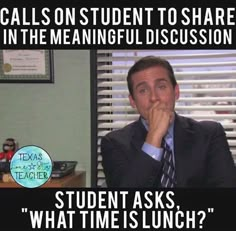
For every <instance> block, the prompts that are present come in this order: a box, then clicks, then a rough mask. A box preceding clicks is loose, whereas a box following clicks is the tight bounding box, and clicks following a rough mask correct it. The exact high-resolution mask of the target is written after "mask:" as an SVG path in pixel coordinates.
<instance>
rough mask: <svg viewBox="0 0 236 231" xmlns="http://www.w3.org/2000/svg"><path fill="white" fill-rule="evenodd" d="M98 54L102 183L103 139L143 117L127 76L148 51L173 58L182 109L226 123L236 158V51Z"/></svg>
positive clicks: (183, 112)
mask: <svg viewBox="0 0 236 231" xmlns="http://www.w3.org/2000/svg"><path fill="white" fill-rule="evenodd" d="M97 54H98V58H97V73H98V74H97V80H98V89H97V90H98V91H97V95H98V102H97V103H98V109H97V110H98V185H101V184H102V182H103V181H104V179H105V178H104V174H103V170H102V165H101V156H100V138H101V137H102V136H104V135H105V134H106V133H107V132H109V131H111V130H114V129H118V128H122V127H123V126H125V125H126V124H128V123H130V122H132V121H134V120H136V119H137V118H138V114H137V113H136V111H134V110H133V109H132V108H131V107H130V105H129V101H128V89H127V83H126V75H127V71H128V69H129V68H130V66H131V65H132V64H133V63H134V62H135V61H136V60H138V59H139V58H141V57H143V56H146V55H156V56H161V57H164V58H166V59H167V60H169V62H170V63H171V64H172V66H173V68H174V71H175V76H176V79H177V82H178V83H179V85H180V99H179V100H178V101H177V102H176V111H177V112H178V113H179V114H181V115H184V116H188V117H192V118H194V119H196V120H216V121H218V122H220V123H221V124H222V125H223V127H224V128H225V132H226V135H227V138H228V142H229V145H230V149H231V152H232V154H233V157H234V159H235V160H236V50H98V51H97Z"/></svg>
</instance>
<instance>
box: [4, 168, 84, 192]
mask: <svg viewBox="0 0 236 231" xmlns="http://www.w3.org/2000/svg"><path fill="white" fill-rule="evenodd" d="M19 187H20V188H22V186H20V185H19V184H17V183H16V182H2V181H0V188H19ZM41 187H42V188H81V187H86V173H85V171H75V172H74V173H72V174H70V175H68V176H65V177H62V178H58V179H55V178H53V179H49V180H48V182H47V183H45V184H44V185H42V186H41Z"/></svg>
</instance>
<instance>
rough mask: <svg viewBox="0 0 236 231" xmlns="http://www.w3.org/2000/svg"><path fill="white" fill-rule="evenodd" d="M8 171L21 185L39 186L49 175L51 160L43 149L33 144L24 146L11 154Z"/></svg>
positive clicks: (27, 186) (28, 186) (50, 172)
mask: <svg viewBox="0 0 236 231" xmlns="http://www.w3.org/2000/svg"><path fill="white" fill-rule="evenodd" d="M10 172H11V176H12V178H13V179H14V180H15V181H16V182H17V183H18V184H20V185H21V186H23V187H26V188H36V187H40V186H41V185H43V184H44V183H46V182H47V181H48V179H49V178H50V177H51V174H52V160H51V158H50V156H49V155H48V153H47V152H46V151H45V150H44V149H42V148H40V147H38V146H34V145H30V146H24V147H22V148H20V149H18V150H17V151H16V152H15V154H14V155H13V157H12V159H11V163H10Z"/></svg>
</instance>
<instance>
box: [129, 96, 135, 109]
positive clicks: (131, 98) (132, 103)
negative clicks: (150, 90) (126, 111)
mask: <svg viewBox="0 0 236 231" xmlns="http://www.w3.org/2000/svg"><path fill="white" fill-rule="evenodd" d="M129 103H130V105H131V106H132V107H133V108H136V103H135V100H134V98H133V96H132V95H129Z"/></svg>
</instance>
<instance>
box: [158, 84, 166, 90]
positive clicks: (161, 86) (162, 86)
mask: <svg viewBox="0 0 236 231" xmlns="http://www.w3.org/2000/svg"><path fill="white" fill-rule="evenodd" d="M158 88H159V89H161V90H164V89H166V85H160V86H158Z"/></svg>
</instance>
